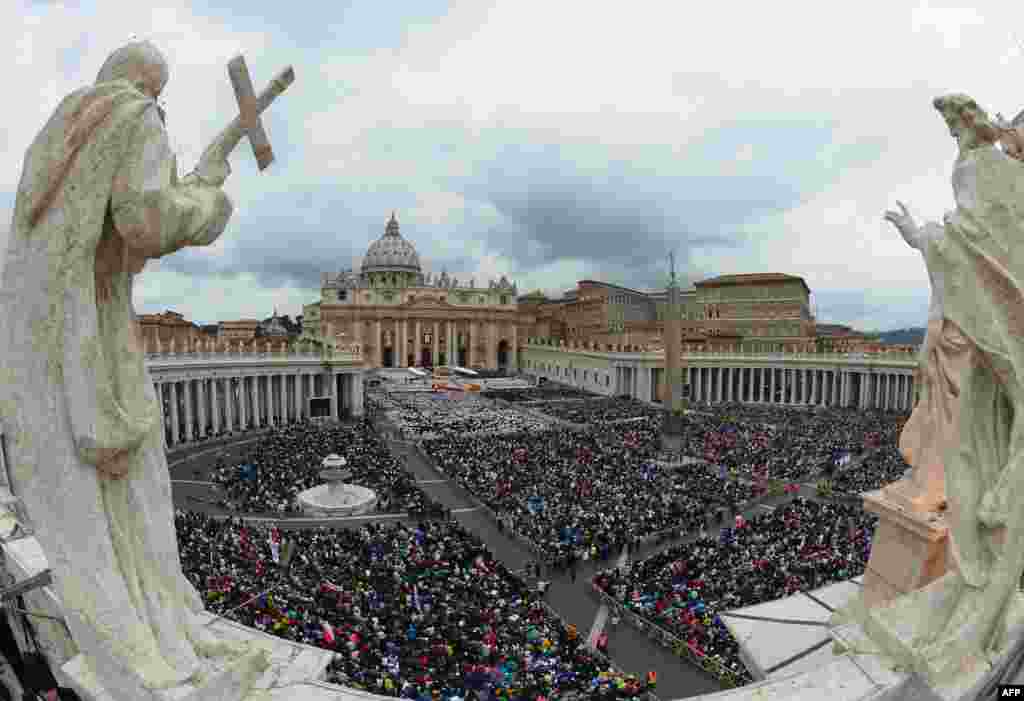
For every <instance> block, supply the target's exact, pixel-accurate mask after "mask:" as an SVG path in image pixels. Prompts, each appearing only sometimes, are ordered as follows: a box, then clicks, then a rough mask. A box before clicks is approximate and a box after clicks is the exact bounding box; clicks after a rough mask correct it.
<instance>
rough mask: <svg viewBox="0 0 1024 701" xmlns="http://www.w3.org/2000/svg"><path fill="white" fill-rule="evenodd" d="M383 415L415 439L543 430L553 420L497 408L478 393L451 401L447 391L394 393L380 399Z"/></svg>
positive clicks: (551, 423)
mask: <svg viewBox="0 0 1024 701" xmlns="http://www.w3.org/2000/svg"><path fill="white" fill-rule="evenodd" d="M381 409H382V411H383V415H384V417H386V419H387V420H388V421H390V422H391V423H392V424H393V425H394V426H396V427H397V428H398V429H399V430H400V431H401V432H402V433H403V434H405V435H406V436H409V437H411V438H413V439H431V438H438V437H440V436H467V435H477V434H484V433H488V434H489V433H515V432H518V431H542V430H545V429H548V428H550V427H551V426H552V425H553V423H554V422H553V421H550V420H545V419H543V418H540V417H538V416H535V415H533V414H527V413H524V412H517V411H514V410H510V409H508V408H505V407H496V406H494V403H493V402H492V401H490V400H487V399H482V398H480V397H479V395H476V394H470V393H464V395H463V396H462V398H460V399H459V400H455V401H453V400H451V399H449V398H448V397H447V396H446V393H433V392H415V393H397V392H396V393H392V394H391V396H390V397H388V398H387V399H385V400H382V402H381Z"/></svg>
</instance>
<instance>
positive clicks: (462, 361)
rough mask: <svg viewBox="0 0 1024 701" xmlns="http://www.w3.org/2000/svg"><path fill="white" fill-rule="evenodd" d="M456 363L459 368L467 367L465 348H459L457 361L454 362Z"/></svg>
mask: <svg viewBox="0 0 1024 701" xmlns="http://www.w3.org/2000/svg"><path fill="white" fill-rule="evenodd" d="M456 365H458V366H459V367H460V368H464V367H467V366H466V349H465V348H460V349H459V362H458V363H456Z"/></svg>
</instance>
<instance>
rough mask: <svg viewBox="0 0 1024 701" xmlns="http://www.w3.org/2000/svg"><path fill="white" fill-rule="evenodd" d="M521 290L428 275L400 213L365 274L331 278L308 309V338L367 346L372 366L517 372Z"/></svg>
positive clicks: (502, 282) (504, 283) (371, 251)
mask: <svg viewBox="0 0 1024 701" xmlns="http://www.w3.org/2000/svg"><path fill="white" fill-rule="evenodd" d="M516 296H517V290H516V286H515V284H513V283H512V282H509V280H507V279H506V278H505V277H504V276H502V277H501V279H499V280H489V281H487V282H486V283H482V284H480V285H479V286H478V285H477V283H476V281H475V280H473V279H472V278H470V279H464V280H459V279H458V278H455V277H449V275H448V273H447V272H446V271H445V272H441V273H440V274H439V275H431V274H430V273H424V271H423V267H422V265H421V263H420V257H419V254H418V253H417V252H416V247H415V246H413V244H412V242H411V241H408V240H407V239H405V238H404V237H403V236H402V234H401V232H400V231H399V228H398V220H397V219H396V218H395V216H394V214H392V216H391V219H390V220H389V221H388V223H387V226H386V228H385V230H384V234H383V236H381V237H380V238H379V239H377V240H376V241H374V242H373V243H371V244H370V247H369V248H368V249H367V251H366V255H365V256H364V257H363V261H362V266H361V267H360V269H359V271H358V272H356V271H352V270H344V271H341V272H339V273H324V275H323V278H322V281H321V293H320V300H319V301H318V302H315V303H313V304H310V305H306V306H305V307H304V308H303V333H304V334H305V335H306V336H307V337H310V338H315V339H318V340H322V341H329V342H333V343H335V344H337V345H350V344H356V345H358V346H359V347H361V348H362V353H363V359H364V362H365V364H366V366H367V367H385V368H388V367H436V366H457V367H464V368H497V369H505V370H509V371H514V370H516V369H517V368H518V367H519V365H518V358H517V353H516V349H517V347H518V346H519V341H520V339H519V329H518V326H519V324H521V323H522V321H523V319H522V318H521V316H520V314H519V313H518V308H517V301H516Z"/></svg>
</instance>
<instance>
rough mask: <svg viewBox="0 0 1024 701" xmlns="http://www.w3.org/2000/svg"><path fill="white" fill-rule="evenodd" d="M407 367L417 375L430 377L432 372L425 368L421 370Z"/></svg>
mask: <svg viewBox="0 0 1024 701" xmlns="http://www.w3.org/2000/svg"><path fill="white" fill-rule="evenodd" d="M406 369H407V370H408V371H409V372H410V373H411V374H412V375H415V376H416V377H430V374H429V373H427V372H426V371H425V370H420V369H419V368H406Z"/></svg>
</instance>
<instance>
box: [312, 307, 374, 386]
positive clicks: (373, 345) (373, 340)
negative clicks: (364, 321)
mask: <svg viewBox="0 0 1024 701" xmlns="http://www.w3.org/2000/svg"><path fill="white" fill-rule="evenodd" d="M383 327H384V324H383V323H382V322H381V320H380V319H377V335H376V336H375V337H374V339H373V348H374V352H375V353H376V355H377V362H376V363H374V364H375V365H376V366H377V367H379V368H380V367H384V328H383ZM310 396H312V395H310Z"/></svg>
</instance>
